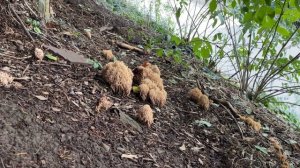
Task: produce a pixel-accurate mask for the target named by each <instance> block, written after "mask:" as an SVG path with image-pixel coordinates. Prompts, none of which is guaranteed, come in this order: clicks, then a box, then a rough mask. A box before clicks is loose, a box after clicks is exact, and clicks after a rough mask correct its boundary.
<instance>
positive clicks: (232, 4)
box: [231, 0, 236, 8]
mask: <svg viewBox="0 0 300 168" xmlns="http://www.w3.org/2000/svg"><path fill="white" fill-rule="evenodd" d="M231 7H232V8H235V7H236V1H235V0H233V1H232V3H231Z"/></svg>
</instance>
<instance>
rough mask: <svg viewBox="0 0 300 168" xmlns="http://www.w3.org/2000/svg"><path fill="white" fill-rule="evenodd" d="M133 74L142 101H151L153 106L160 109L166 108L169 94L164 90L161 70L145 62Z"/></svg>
mask: <svg viewBox="0 0 300 168" xmlns="http://www.w3.org/2000/svg"><path fill="white" fill-rule="evenodd" d="M133 72H134V81H135V82H136V83H137V84H138V85H139V88H140V96H141V97H142V99H143V100H146V99H149V100H150V101H151V103H152V104H154V105H158V106H160V107H162V106H164V105H165V103H166V100H167V92H166V91H165V89H164V85H163V80H162V79H161V77H160V70H159V68H158V67H157V66H156V65H152V64H150V63H149V62H145V63H143V64H142V65H140V66H138V67H137V68H135V70H134V71H133Z"/></svg>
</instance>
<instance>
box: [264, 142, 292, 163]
mask: <svg viewBox="0 0 300 168" xmlns="http://www.w3.org/2000/svg"><path fill="white" fill-rule="evenodd" d="M269 140H270V142H271V144H272V145H273V147H274V149H275V152H276V155H277V157H278V159H279V160H280V162H281V168H289V167H290V165H289V162H288V160H287V156H286V155H285V154H284V152H283V150H282V146H281V145H280V144H279V142H278V141H277V140H276V139H275V138H274V137H270V138H269Z"/></svg>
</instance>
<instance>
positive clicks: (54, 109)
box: [51, 107, 61, 112]
mask: <svg viewBox="0 0 300 168" xmlns="http://www.w3.org/2000/svg"><path fill="white" fill-rule="evenodd" d="M51 109H52V110H53V111H54V112H60V111H61V109H59V108H56V107H52V108H51Z"/></svg>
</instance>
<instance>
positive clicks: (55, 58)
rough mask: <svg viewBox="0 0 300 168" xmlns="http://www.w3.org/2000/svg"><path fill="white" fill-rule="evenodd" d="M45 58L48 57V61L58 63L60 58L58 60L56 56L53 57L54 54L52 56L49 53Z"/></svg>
mask: <svg viewBox="0 0 300 168" xmlns="http://www.w3.org/2000/svg"><path fill="white" fill-rule="evenodd" d="M45 56H46V57H47V58H48V59H50V60H52V61H57V60H58V58H57V57H56V56H54V55H52V54H50V53H47V54H46V55H45Z"/></svg>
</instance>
